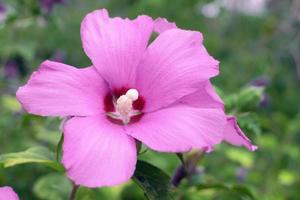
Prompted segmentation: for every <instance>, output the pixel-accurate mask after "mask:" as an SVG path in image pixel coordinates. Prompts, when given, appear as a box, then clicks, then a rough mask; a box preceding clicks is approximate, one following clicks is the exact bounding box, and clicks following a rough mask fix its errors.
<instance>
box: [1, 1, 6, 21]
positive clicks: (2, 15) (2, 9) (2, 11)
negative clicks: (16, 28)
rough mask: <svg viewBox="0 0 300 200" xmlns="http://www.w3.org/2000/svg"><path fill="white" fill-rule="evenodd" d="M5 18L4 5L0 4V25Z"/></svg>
mask: <svg viewBox="0 0 300 200" xmlns="http://www.w3.org/2000/svg"><path fill="white" fill-rule="evenodd" d="M6 17H7V7H6V5H5V4H3V3H0V23H1V22H3V21H4V20H5V19H6Z"/></svg>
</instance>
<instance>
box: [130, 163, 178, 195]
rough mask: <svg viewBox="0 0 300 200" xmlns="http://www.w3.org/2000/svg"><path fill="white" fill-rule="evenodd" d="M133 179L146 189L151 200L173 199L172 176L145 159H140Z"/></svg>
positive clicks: (146, 193) (145, 192)
mask: <svg viewBox="0 0 300 200" xmlns="http://www.w3.org/2000/svg"><path fill="white" fill-rule="evenodd" d="M132 179H133V181H134V182H135V183H136V184H137V185H138V186H139V187H140V188H141V189H142V190H143V191H144V194H145V196H146V197H147V198H148V199H149V200H171V199H173V197H172V194H171V193H172V185H171V182H170V177H169V176H168V175H167V174H166V173H164V172H163V171H162V170H160V169H159V168H157V167H155V166H153V165H151V164H149V163H147V162H145V161H141V160H139V161H138V163H137V166H136V170H135V173H134V176H133V178H132Z"/></svg>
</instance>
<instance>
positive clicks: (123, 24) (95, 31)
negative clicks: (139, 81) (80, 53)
mask: <svg viewBox="0 0 300 200" xmlns="http://www.w3.org/2000/svg"><path fill="white" fill-rule="evenodd" d="M152 31H153V20H152V19H151V18H150V17H148V16H139V17H138V18H136V19H135V20H130V19H127V18H126V19H122V18H117V17H116V18H110V17H109V15H108V12H107V10H105V9H101V10H96V11H94V12H91V13H90V14H88V15H87V16H86V17H85V18H84V20H83V22H82V24H81V39H82V43H83V48H84V51H85V53H86V54H87V55H88V57H89V58H90V59H91V60H92V62H93V64H94V66H95V67H96V68H97V70H98V71H99V72H100V74H101V75H102V77H103V78H104V79H105V80H106V81H107V82H108V83H109V84H110V86H111V87H112V88H121V87H131V86H132V85H133V84H134V81H135V77H136V67H137V65H138V63H139V62H140V60H141V57H142V55H143V53H144V51H145V50H146V47H147V44H148V40H149V38H150V36H151V33H152Z"/></svg>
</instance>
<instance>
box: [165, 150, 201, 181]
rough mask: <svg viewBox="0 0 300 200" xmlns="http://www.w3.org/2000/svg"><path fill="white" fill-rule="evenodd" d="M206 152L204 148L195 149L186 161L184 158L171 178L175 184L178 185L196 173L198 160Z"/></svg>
mask: <svg viewBox="0 0 300 200" xmlns="http://www.w3.org/2000/svg"><path fill="white" fill-rule="evenodd" d="M204 152H205V151H204V150H200V151H195V152H192V153H191V154H190V155H189V156H188V157H187V159H186V160H185V161H184V160H183V159H182V164H181V165H180V166H179V167H178V168H177V170H176V171H175V173H174V175H173V177H172V180H171V182H172V183H173V185H174V186H176V187H177V186H178V185H179V184H180V183H181V181H182V180H183V179H184V178H189V176H191V175H192V174H193V173H194V171H195V169H196V167H197V164H198V162H199V161H200V160H201V159H202V158H203V156H204ZM177 156H178V154H177ZM179 157H180V156H179Z"/></svg>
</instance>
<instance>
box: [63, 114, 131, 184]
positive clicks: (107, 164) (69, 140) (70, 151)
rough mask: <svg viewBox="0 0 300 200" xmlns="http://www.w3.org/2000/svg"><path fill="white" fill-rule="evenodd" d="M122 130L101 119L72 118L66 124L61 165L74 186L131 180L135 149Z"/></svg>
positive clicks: (129, 138) (104, 118)
mask: <svg viewBox="0 0 300 200" xmlns="http://www.w3.org/2000/svg"><path fill="white" fill-rule="evenodd" d="M122 127H123V126H120V125H116V124H113V123H111V122H110V121H108V120H107V119H106V116H104V115H103V116H102V115H101V116H93V117H74V118H72V119H70V120H69V121H67V122H66V124H65V126H64V143H63V160H62V162H63V164H64V166H65V168H66V170H67V174H68V176H69V177H70V178H71V179H72V180H73V181H74V182H75V183H76V184H77V185H84V186H87V187H101V186H112V185H116V184H120V183H123V182H126V181H128V180H129V179H130V177H131V176H132V174H133V172H134V169H135V164H136V159H137V157H136V156H137V155H136V154H137V152H136V145H135V140H134V139H133V138H131V137H130V136H128V135H126V133H125V131H124V130H123V128H122Z"/></svg>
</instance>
